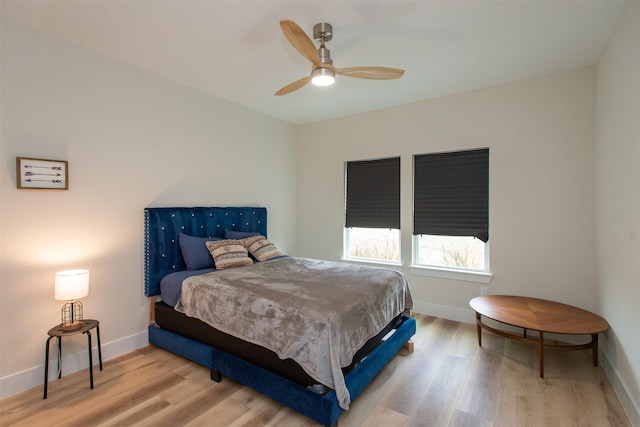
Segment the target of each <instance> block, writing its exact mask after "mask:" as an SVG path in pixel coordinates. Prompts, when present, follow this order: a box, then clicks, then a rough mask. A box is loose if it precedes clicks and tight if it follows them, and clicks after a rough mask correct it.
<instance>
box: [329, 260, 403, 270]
mask: <svg viewBox="0 0 640 427" xmlns="http://www.w3.org/2000/svg"><path fill="white" fill-rule="evenodd" d="M341 261H343V262H348V263H352V264H362V265H371V266H373V267H387V268H393V269H396V270H400V269H402V264H401V263H399V262H394V261H375V260H372V259H355V258H342V260H341Z"/></svg>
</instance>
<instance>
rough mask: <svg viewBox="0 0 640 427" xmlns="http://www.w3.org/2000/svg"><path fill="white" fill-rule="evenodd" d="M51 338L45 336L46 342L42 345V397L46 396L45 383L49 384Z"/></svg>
mask: <svg viewBox="0 0 640 427" xmlns="http://www.w3.org/2000/svg"><path fill="white" fill-rule="evenodd" d="M51 338H53V337H49V338H47V344H46V345H45V347H44V395H43V397H42V398H43V399H46V398H47V385H48V384H49V342H50V341H51Z"/></svg>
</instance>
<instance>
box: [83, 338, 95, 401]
mask: <svg viewBox="0 0 640 427" xmlns="http://www.w3.org/2000/svg"><path fill="white" fill-rule="evenodd" d="M85 334H87V342H88V343H89V384H90V385H91V388H92V389H93V355H92V354H91V353H93V352H92V351H91V331H85Z"/></svg>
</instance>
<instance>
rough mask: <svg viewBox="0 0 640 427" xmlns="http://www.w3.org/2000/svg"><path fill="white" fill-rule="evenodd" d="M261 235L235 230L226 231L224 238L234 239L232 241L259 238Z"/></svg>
mask: <svg viewBox="0 0 640 427" xmlns="http://www.w3.org/2000/svg"><path fill="white" fill-rule="evenodd" d="M259 235H260V233H252V232H249V231H233V230H224V238H225V239H232V240H242V239H246V238H247V237H253V236H259Z"/></svg>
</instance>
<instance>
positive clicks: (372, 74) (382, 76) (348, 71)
mask: <svg viewBox="0 0 640 427" xmlns="http://www.w3.org/2000/svg"><path fill="white" fill-rule="evenodd" d="M335 71H336V74H339V75H341V76H345V77H355V78H357V79H371V80H393V79H399V78H400V77H402V75H403V74H404V70H401V69H399V68H389V67H349V68H336V69H335Z"/></svg>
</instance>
